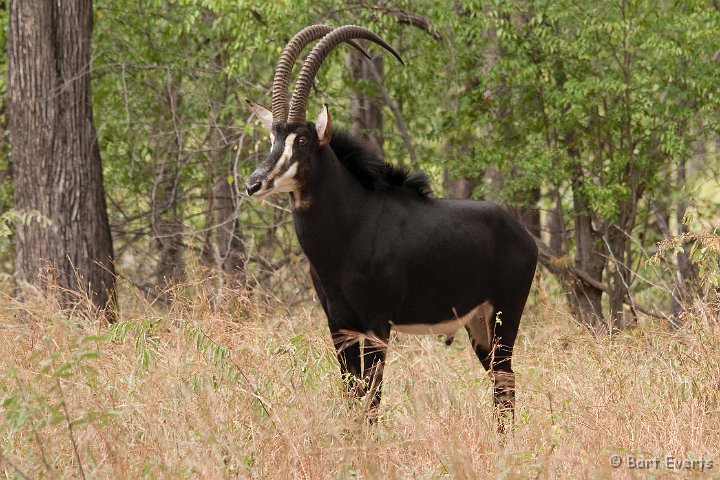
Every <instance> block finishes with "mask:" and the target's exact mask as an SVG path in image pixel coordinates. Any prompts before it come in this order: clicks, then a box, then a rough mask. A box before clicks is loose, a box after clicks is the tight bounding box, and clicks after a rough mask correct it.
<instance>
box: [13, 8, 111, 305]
mask: <svg viewBox="0 0 720 480" xmlns="http://www.w3.org/2000/svg"><path fill="white" fill-rule="evenodd" d="M91 32H92V1H91V0H72V1H70V0H32V1H28V0H14V1H11V2H10V20H9V37H8V47H7V52H8V97H9V117H10V132H11V142H12V162H13V186H14V197H15V198H14V202H15V209H16V210H18V211H20V212H29V211H33V210H35V211H38V212H40V213H41V214H42V215H43V216H45V217H46V218H48V219H49V220H50V222H51V224H50V225H49V226H47V227H46V226H43V225H41V223H39V222H36V221H32V222H29V223H27V224H24V223H20V224H18V225H17V238H16V246H17V256H16V261H15V268H16V278H17V280H18V282H19V284H20V285H22V284H23V283H25V282H29V283H31V284H34V285H38V286H41V287H43V288H46V289H47V288H48V287H49V286H50V285H51V283H48V281H52V282H57V285H58V286H59V287H60V289H59V292H60V293H59V294H58V295H59V298H60V301H61V303H62V304H63V305H66V306H69V305H70V304H71V303H73V302H75V301H76V300H77V298H76V295H75V294H73V293H70V292H71V291H83V292H88V293H89V296H90V298H91V299H92V302H93V303H94V304H95V305H96V306H97V307H99V308H101V309H105V308H107V307H108V306H109V305H110V303H111V300H113V298H114V290H115V275H114V267H113V263H112V262H113V247H112V238H111V236H110V227H109V223H108V217H107V209H106V204H105V192H104V190H103V179H102V165H101V162H100V150H99V148H98V143H97V137H96V135H95V130H94V128H93V114H92V103H91V97H90V69H91V59H90V41H91ZM48 272H52V276H51V277H49V278H48V277H47V275H46V274H47V273H48Z"/></svg>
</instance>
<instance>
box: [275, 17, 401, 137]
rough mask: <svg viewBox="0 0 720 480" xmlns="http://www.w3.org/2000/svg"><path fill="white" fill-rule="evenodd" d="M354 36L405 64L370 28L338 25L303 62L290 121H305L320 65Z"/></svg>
mask: <svg viewBox="0 0 720 480" xmlns="http://www.w3.org/2000/svg"><path fill="white" fill-rule="evenodd" d="M353 38H364V39H366V40H371V41H373V42H375V43H377V44H378V45H380V46H381V47H383V48H384V49H385V50H387V51H388V52H390V53H392V54H393V55H394V56H395V58H397V59H398V60H399V61H400V63H402V64H403V65H405V63H404V62H403V61H402V58H400V55H399V54H398V53H397V52H396V51H395V50H394V49H393V48H392V47H391V46H390V45H388V44H387V43H386V42H385V40H383V39H382V38H380V37H379V36H378V35H376V34H375V33H373V32H371V31H370V30H368V29H366V28H363V27H359V26H357V25H345V26H342V27H338V28H336V29H335V30H333V31H332V32H330V33H328V34H327V35H325V36H324V37H323V38H322V40H320V41H319V42H318V44H317V45H315V47H314V48H313V49H312V51H311V52H310V54H309V55H308V56H307V58H306V59H305V63H303V66H302V70H300V74H299V75H298V79H297V83H296V84H295V91H294V92H293V94H292V99H291V100H290V113H289V115H288V122H289V123H305V109H306V108H307V100H308V95H309V93H310V87H311V86H312V82H313V80H314V79H315V75H316V74H317V71H318V69H319V68H320V65H322V62H323V60H325V58H326V57H327V56H328V54H329V53H330V51H332V49H333V48H335V47H336V46H338V45H339V44H340V43H342V42H347V41H348V40H351V39H353Z"/></svg>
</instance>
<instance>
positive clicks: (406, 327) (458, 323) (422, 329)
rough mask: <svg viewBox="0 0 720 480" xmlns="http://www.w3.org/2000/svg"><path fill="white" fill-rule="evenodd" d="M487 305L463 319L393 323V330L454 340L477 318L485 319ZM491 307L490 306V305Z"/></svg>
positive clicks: (470, 312)
mask: <svg viewBox="0 0 720 480" xmlns="http://www.w3.org/2000/svg"><path fill="white" fill-rule="evenodd" d="M486 304H487V302H485V303H481V304H480V305H478V306H477V307H475V308H473V309H472V310H470V311H469V312H468V313H466V314H465V315H463V316H462V317H458V316H456V317H455V318H452V319H450V320H445V321H442V322H438V323H405V324H402V325H400V324H397V323H392V322H390V323H391V325H392V329H393V330H395V331H396V332H400V333H410V334H412V335H445V336H446V337H448V338H452V337H453V336H455V334H456V333H457V332H458V330H460V329H461V328H463V327H464V326H465V325H467V324H468V323H469V322H471V321H472V320H473V319H476V318H477V317H484V314H485V312H484V306H485V305H486ZM488 305H489V304H488Z"/></svg>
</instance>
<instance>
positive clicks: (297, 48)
mask: <svg viewBox="0 0 720 480" xmlns="http://www.w3.org/2000/svg"><path fill="white" fill-rule="evenodd" d="M332 31H333V28H332V27H328V26H327V25H310V26H309V27H305V28H303V29H302V30H300V31H299V32H298V33H297V34H295V36H294V37H293V38H292V39H291V40H290V41H289V42H288V44H287V45H286V46H285V49H284V50H283V52H282V54H281V55H280V60H278V64H277V67H276V68H275V76H274V77H273V87H272V114H273V121H275V122H284V121H285V120H287V115H288V86H289V85H290V75H291V73H292V68H293V66H295V62H296V61H297V58H298V56H300V53H301V52H302V50H303V48H305V46H307V44H308V43H310V42H313V41H315V40H317V39H319V38H322V37H324V36H325V35H327V34H328V33H330V32H332ZM348 43H349V44H350V45H352V46H353V47H355V48H356V49H358V50H359V51H360V53H362V54H363V55H365V56H366V57H367V58H368V59H370V55H368V53H367V52H366V51H365V49H364V48H363V47H362V46H361V45H360V44H359V43H357V42H354V41H352V40H351V41H349V42H348Z"/></svg>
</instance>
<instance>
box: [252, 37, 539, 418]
mask: <svg viewBox="0 0 720 480" xmlns="http://www.w3.org/2000/svg"><path fill="white" fill-rule="evenodd" d="M320 37H321V38H320ZM318 38H320V41H319V42H318V43H317V44H316V45H315V47H314V48H313V49H312V51H311V52H310V54H309V55H308V56H307V58H306V60H305V62H304V64H303V66H302V69H301V71H300V73H299V76H298V80H297V83H296V87H295V90H294V92H293V94H292V99H291V101H290V103H289V106H288V102H287V95H288V91H287V88H288V84H289V78H290V73H291V70H292V66H293V64H294V63H295V60H296V59H297V57H298V55H299V54H300V51H301V50H302V49H303V47H305V46H306V45H307V44H308V43H310V42H311V41H313V40H316V39H318ZM360 38H362V39H366V40H370V41H372V42H374V43H376V44H379V45H380V46H382V47H383V48H385V49H386V50H388V51H389V52H390V53H392V54H393V55H394V56H395V57H396V58H397V59H398V60H399V61H400V62H402V60H401V59H400V56H399V55H398V53H397V52H396V51H395V50H394V49H393V48H392V47H390V46H389V45H388V44H387V43H385V41H383V39H382V38H380V37H379V36H377V35H376V34H374V33H373V32H371V31H369V30H367V29H364V28H362V27H358V26H354V25H347V26H343V27H339V28H336V29H334V30H333V29H330V28H328V27H325V26H317V25H315V26H312V27H308V28H306V29H305V30H302V31H301V32H300V33H298V34H297V35H296V36H295V37H294V38H293V39H292V40H291V41H290V43H289V44H288V46H287V47H286V48H285V50H284V51H283V53H282V55H281V57H280V61H279V62H278V67H277V69H276V71H275V76H274V81H273V89H272V91H273V97H272V112H271V111H268V110H267V109H266V108H264V107H262V106H260V105H258V104H256V103H254V102H251V101H249V100H248V103H249V104H250V106H251V108H252V109H253V110H254V112H255V113H256V114H257V116H258V117H259V119H260V120H261V121H262V123H263V124H264V125H265V126H266V127H267V128H268V129H269V130H270V142H271V147H270V152H269V153H268V155H267V158H266V159H265V160H264V161H263V162H262V163H261V164H260V166H258V168H257V169H256V170H255V172H254V173H253V174H252V175H251V176H250V178H249V179H248V181H247V185H246V187H247V193H248V195H250V196H252V197H255V198H262V197H265V196H266V195H270V194H273V193H279V192H288V193H290V196H291V204H292V217H293V222H294V225H295V230H296V232H297V236H298V240H299V241H300V245H301V246H302V249H303V251H304V252H305V254H306V256H307V258H308V260H309V261H310V273H311V277H312V282H313V285H314V287H315V291H316V292H317V296H318V298H319V299H320V303H321V304H322V306H323V309H324V310H325V314H326V315H327V318H328V324H329V327H330V333H331V334H332V337H333V340H334V343H335V346H336V349H337V357H338V360H339V362H340V368H341V372H342V373H343V374H345V373H350V374H352V375H351V376H348V378H350V379H351V383H352V384H353V385H352V390H353V391H354V392H355V394H356V395H358V396H362V395H365V394H367V397H366V399H369V402H370V406H371V410H370V411H371V412H374V411H375V410H376V408H377V406H378V405H379V402H380V395H381V381H382V374H383V364H384V360H385V355H386V346H387V341H388V339H389V337H390V332H391V331H392V330H396V331H398V332H407V333H414V334H445V335H446V336H447V338H448V339H449V341H451V339H452V337H453V335H454V334H455V333H456V332H457V331H458V330H459V329H461V328H463V327H464V328H465V329H466V330H467V332H468V334H469V336H470V339H471V343H472V346H473V348H474V350H475V353H476V354H477V356H478V358H479V359H480V362H481V363H482V365H483V367H485V369H486V370H487V371H488V372H489V374H490V377H491V379H492V381H493V397H494V401H495V405H496V407H497V408H498V409H499V411H500V412H503V413H509V414H510V416H512V414H513V410H514V403H515V377H514V374H513V370H512V365H511V360H512V350H513V344H514V343H515V337H516V335H517V332H518V326H519V324H520V317H521V315H522V312H523V308H524V306H525V302H526V300H527V296H528V293H529V291H530V286H531V283H532V280H533V276H534V272H535V266H536V263H537V255H538V252H537V248H536V245H535V242H534V241H533V239H532V238H531V237H530V235H529V234H528V232H527V231H526V230H525V228H523V226H522V225H520V224H519V223H518V222H517V221H516V220H515V219H514V218H513V217H512V216H510V215H509V214H508V213H507V212H506V211H504V210H503V209H501V208H500V207H499V206H497V205H495V204H493V203H489V202H483V201H472V200H456V199H437V198H432V197H431V196H430V189H429V187H428V179H427V176H426V175H425V174H424V173H422V172H416V173H409V172H407V171H405V170H402V169H399V168H395V167H392V166H390V165H389V164H387V163H385V162H383V161H381V160H379V159H378V158H377V157H376V156H375V155H374V154H373V153H372V151H370V150H369V149H368V148H367V147H366V146H365V145H363V144H362V143H361V142H360V141H358V140H357V139H355V138H353V137H352V136H350V135H348V134H346V133H343V132H341V131H333V129H332V126H331V121H330V114H329V112H328V108H327V105H326V106H325V107H323V109H322V111H321V112H320V114H319V115H318V117H317V120H316V121H315V123H312V122H308V121H306V118H305V109H306V105H307V100H308V94H309V92H310V87H311V85H312V82H313V80H314V78H315V74H316V73H317V71H318V69H319V68H320V65H321V64H322V62H323V60H324V59H325V58H326V57H327V55H328V53H330V51H331V50H332V49H333V48H335V47H336V46H337V45H339V44H340V43H342V42H346V41H349V40H353V39H360ZM353 337H354V339H355V340H357V338H372V339H375V340H377V342H375V345H374V348H371V349H363V348H362V347H361V345H360V343H359V342H357V341H348V339H349V338H350V339H352V338H353Z"/></svg>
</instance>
